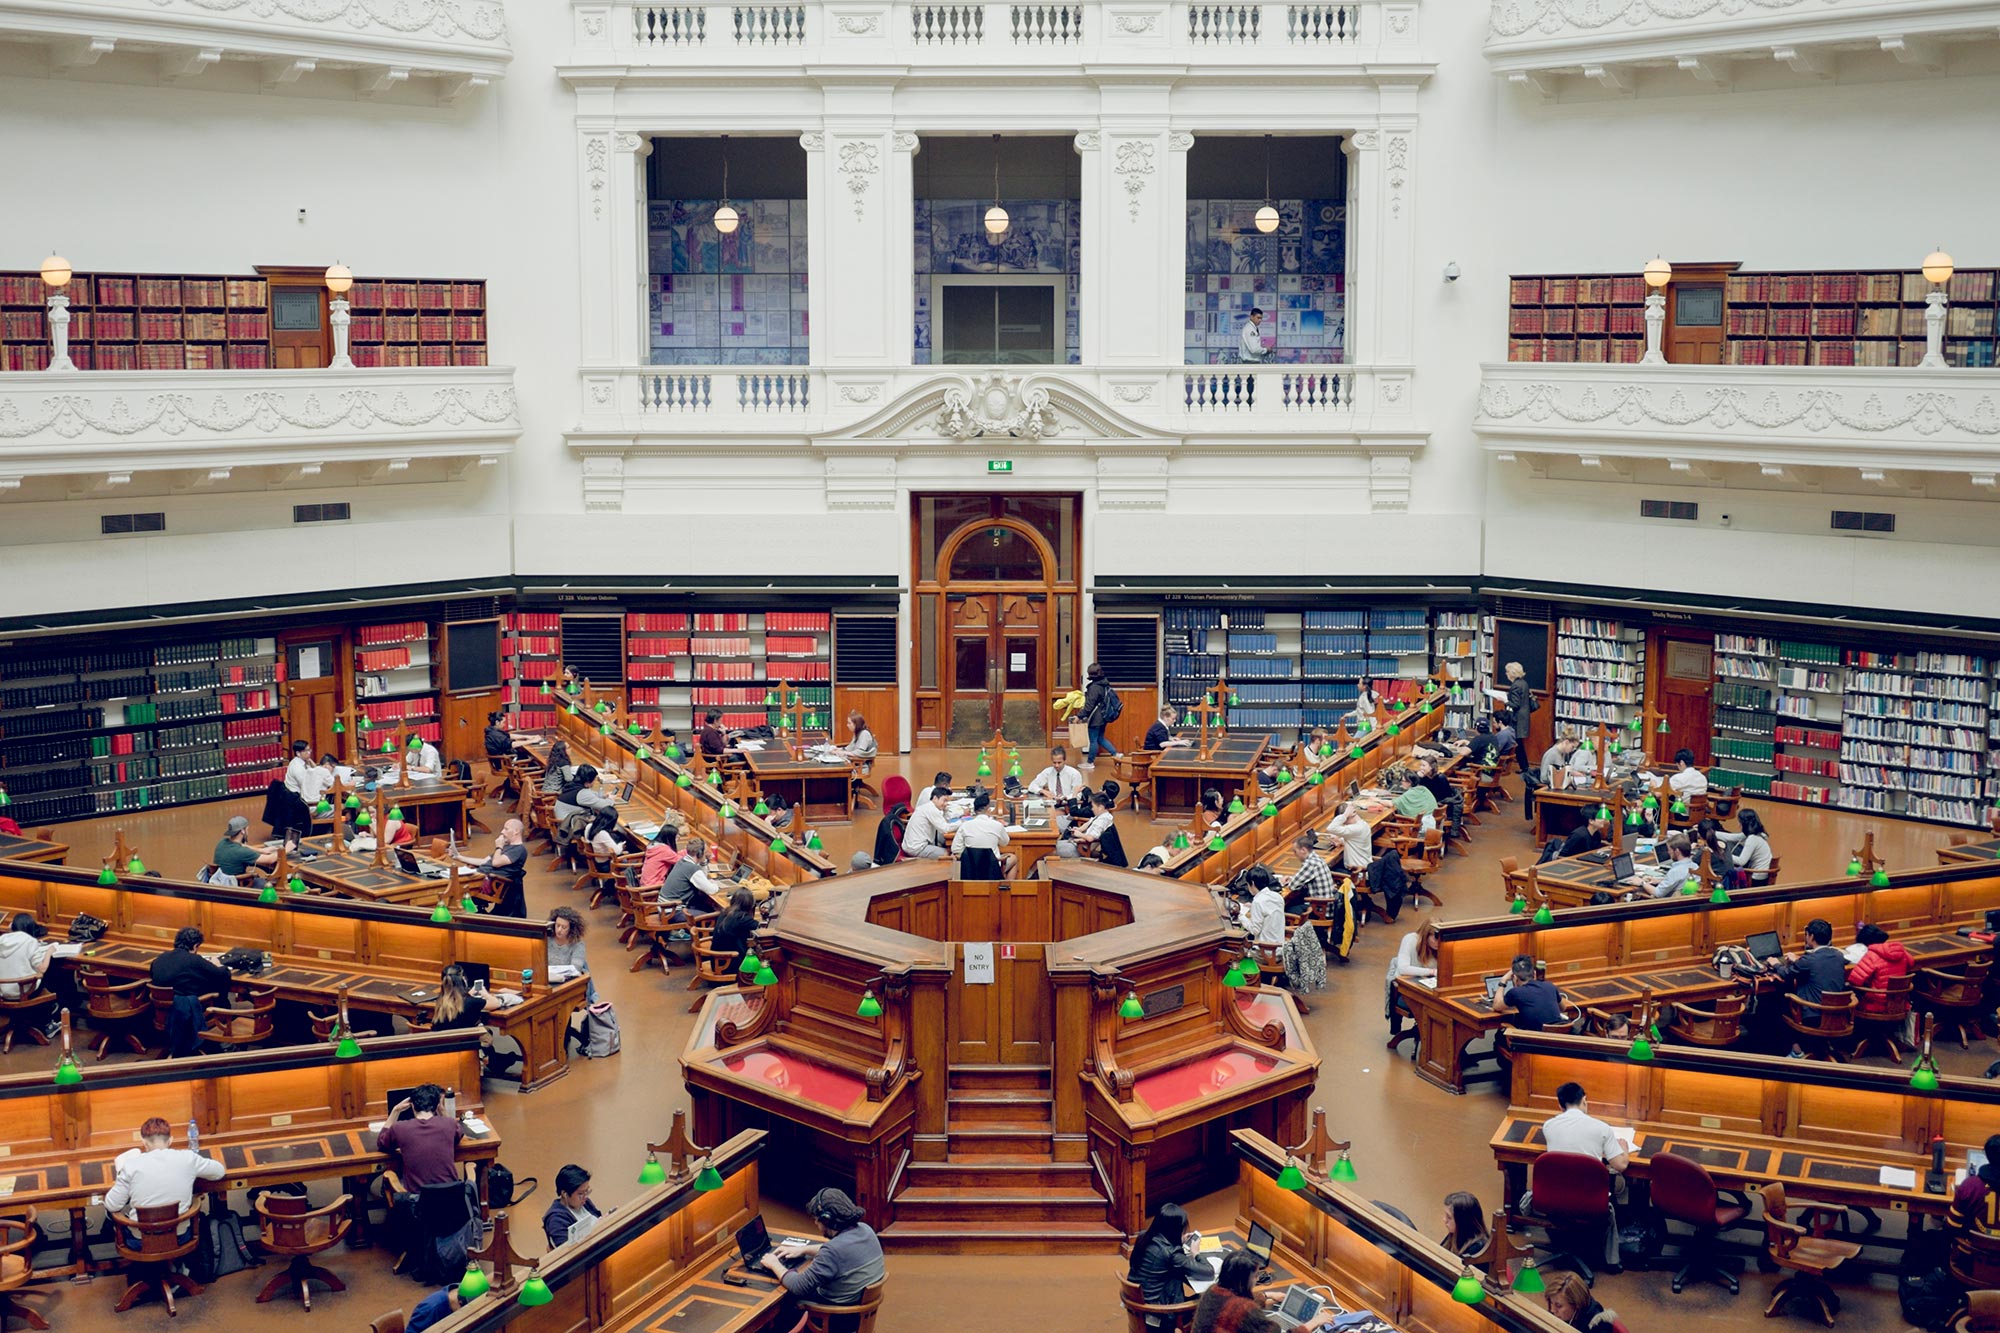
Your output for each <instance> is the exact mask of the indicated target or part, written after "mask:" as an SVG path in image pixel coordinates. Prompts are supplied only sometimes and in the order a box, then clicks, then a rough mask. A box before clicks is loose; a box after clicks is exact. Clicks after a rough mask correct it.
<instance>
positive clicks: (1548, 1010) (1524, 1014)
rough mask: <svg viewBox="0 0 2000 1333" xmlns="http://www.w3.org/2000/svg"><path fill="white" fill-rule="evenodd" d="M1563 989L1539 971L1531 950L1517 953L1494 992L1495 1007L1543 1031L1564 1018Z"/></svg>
mask: <svg viewBox="0 0 2000 1333" xmlns="http://www.w3.org/2000/svg"><path fill="white" fill-rule="evenodd" d="M1562 1004H1563V997H1562V992H1561V991H1560V990H1558V989H1556V984H1555V983H1554V982H1553V981H1549V980H1547V979H1545V978H1541V977H1537V976H1536V975H1535V960H1534V959H1533V958H1532V957H1530V956H1529V955H1527V954H1524V953H1523V954H1516V955H1514V963H1513V966H1511V967H1510V968H1508V970H1507V976H1506V977H1505V979H1503V980H1502V981H1501V983H1500V989H1498V990H1496V991H1495V992H1493V1008H1494V1010H1495V1012H1498V1013H1511V1014H1513V1015H1514V1018H1515V1021H1516V1022H1517V1023H1518V1025H1519V1026H1521V1027H1524V1028H1527V1029H1529V1030H1530V1031H1533V1032H1539V1031H1541V1030H1542V1029H1543V1028H1546V1027H1548V1026H1549V1024H1551V1023H1559V1022H1561V1021H1562V1016H1563V1012H1562Z"/></svg>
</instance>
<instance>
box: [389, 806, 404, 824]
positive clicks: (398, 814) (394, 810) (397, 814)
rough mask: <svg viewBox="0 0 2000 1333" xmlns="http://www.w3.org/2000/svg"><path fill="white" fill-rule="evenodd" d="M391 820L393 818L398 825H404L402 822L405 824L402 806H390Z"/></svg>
mask: <svg viewBox="0 0 2000 1333" xmlns="http://www.w3.org/2000/svg"><path fill="white" fill-rule="evenodd" d="M389 818H391V819H393V820H395V821H396V822H397V823H398V824H400V823H402V822H403V807H402V806H400V805H392V806H390V807H389Z"/></svg>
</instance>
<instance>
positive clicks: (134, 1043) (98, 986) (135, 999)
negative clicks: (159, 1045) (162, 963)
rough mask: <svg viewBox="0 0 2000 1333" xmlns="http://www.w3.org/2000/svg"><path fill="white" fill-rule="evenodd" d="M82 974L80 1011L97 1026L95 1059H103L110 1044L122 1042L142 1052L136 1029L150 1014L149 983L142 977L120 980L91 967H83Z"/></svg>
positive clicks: (137, 1052) (144, 1045) (143, 1044)
mask: <svg viewBox="0 0 2000 1333" xmlns="http://www.w3.org/2000/svg"><path fill="white" fill-rule="evenodd" d="M82 976H83V1011H84V1013H86V1014H88V1015H89V1016H90V1025H91V1026H92V1027H93V1028H96V1029H97V1058H98V1059H100V1060H102V1059H103V1058H104V1057H105V1056H107V1055H109V1054H110V1053H111V1045H112V1043H113V1042H121V1041H122V1042H124V1043H125V1044H126V1045H128V1046H130V1047H131V1048H132V1050H133V1051H134V1053H136V1054H139V1055H144V1054H145V1053H146V1049H147V1047H146V1043H145V1041H144V1040H143V1039H142V1038H141V1037H140V1036H139V1031H138V1030H139V1029H140V1028H141V1027H144V1026H146V1025H147V1023H148V1020H149V1019H150V1018H151V1017H152V1013H153V1001H152V997H151V996H150V995H149V994H148V993H147V992H148V989H149V986H150V983H149V982H147V980H146V979H145V978H144V977H141V978H139V979H138V980H137V981H122V982H121V981H118V980H117V979H115V978H114V977H112V976H111V974H110V973H108V972H100V971H98V970H97V969H96V968H94V967H86V968H84V969H82Z"/></svg>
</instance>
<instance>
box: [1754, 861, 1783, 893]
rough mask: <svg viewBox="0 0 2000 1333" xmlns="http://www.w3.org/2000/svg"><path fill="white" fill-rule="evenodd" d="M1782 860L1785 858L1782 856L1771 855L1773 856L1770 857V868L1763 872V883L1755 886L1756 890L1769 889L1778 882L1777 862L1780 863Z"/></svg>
mask: <svg viewBox="0 0 2000 1333" xmlns="http://www.w3.org/2000/svg"><path fill="white" fill-rule="evenodd" d="M1784 859H1785V858H1784V857H1782V856H1778V855H1776V854H1773V855H1772V857H1771V868H1770V869H1769V870H1766V871H1765V872H1764V882H1763V883H1762V884H1759V885H1758V886H1757V887H1758V888H1760V889H1768V888H1770V887H1771V886H1772V885H1773V884H1776V883H1777V882H1778V869H1779V864H1778V863H1779V862H1781V861H1783V860H1784Z"/></svg>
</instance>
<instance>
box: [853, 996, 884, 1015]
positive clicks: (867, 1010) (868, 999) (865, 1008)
mask: <svg viewBox="0 0 2000 1333" xmlns="http://www.w3.org/2000/svg"><path fill="white" fill-rule="evenodd" d="M854 1012H855V1013H856V1014H857V1015H859V1016H860V1017H862V1018H880V1017H881V1016H882V1002H881V1001H880V1000H878V999H876V998H875V992H874V991H872V990H865V991H862V992H861V1003H860V1005H859V1006H857V1007H856V1008H855V1010H854Z"/></svg>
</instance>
